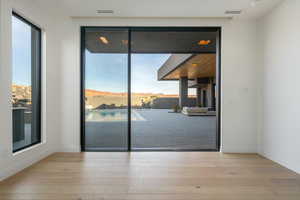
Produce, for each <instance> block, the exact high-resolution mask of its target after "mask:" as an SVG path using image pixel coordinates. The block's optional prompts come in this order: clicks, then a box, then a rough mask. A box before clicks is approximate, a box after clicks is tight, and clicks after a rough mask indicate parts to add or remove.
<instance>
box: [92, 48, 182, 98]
mask: <svg viewBox="0 0 300 200" xmlns="http://www.w3.org/2000/svg"><path fill="white" fill-rule="evenodd" d="M169 56H170V54H132V59H131V60H132V61H131V62H132V68H131V71H132V73H131V77H132V78H131V80H132V82H131V90H132V92H134V93H164V94H178V87H179V86H178V82H177V81H157V70H158V69H159V68H160V67H161V66H162V65H163V63H164V62H165V61H166V60H167V59H168V57H169ZM86 88H88V89H94V90H99V91H109V92H126V91H127V54H92V53H90V52H89V51H86Z"/></svg>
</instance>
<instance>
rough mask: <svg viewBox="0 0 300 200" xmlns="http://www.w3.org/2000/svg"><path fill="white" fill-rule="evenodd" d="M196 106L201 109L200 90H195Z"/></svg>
mask: <svg viewBox="0 0 300 200" xmlns="http://www.w3.org/2000/svg"><path fill="white" fill-rule="evenodd" d="M196 106H197V107H201V88H200V87H199V88H197V99H196Z"/></svg>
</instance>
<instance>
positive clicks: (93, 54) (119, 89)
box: [84, 28, 128, 151]
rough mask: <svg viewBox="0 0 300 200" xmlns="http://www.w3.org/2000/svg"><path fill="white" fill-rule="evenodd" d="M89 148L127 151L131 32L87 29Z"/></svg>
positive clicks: (86, 114) (86, 92)
mask: <svg viewBox="0 0 300 200" xmlns="http://www.w3.org/2000/svg"><path fill="white" fill-rule="evenodd" d="M84 40H85V49H84V51H85V59H84V60H85V77H84V84H85V89H84V90H85V150H86V151H102V150H127V148H128V145H127V144H128V142H127V135H128V110H127V109H128V106H127V104H128V95H127V90H128V87H127V81H128V78H127V77H128V73H127V71H128V52H127V50H128V32H127V31H126V30H125V31H124V30H105V29H99V28H87V29H85V37H84Z"/></svg>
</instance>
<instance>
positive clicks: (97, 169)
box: [0, 152, 300, 200]
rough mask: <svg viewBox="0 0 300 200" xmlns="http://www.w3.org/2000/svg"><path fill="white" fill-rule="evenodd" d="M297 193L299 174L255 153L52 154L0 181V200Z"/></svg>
mask: <svg viewBox="0 0 300 200" xmlns="http://www.w3.org/2000/svg"><path fill="white" fill-rule="evenodd" d="M299 197H300V175H299V174H297V173H295V172H292V171H290V170H288V169H286V168H284V167H282V166H280V165H278V164H276V163H274V162H272V161H270V160H267V159H265V158H263V157H261V156H259V155H256V154H222V153H216V152H131V153H126V152H122V153H117V152H114V153H112V152H103V153H55V154H53V155H51V156H49V157H47V158H45V159H44V160H42V161H40V162H38V163H36V164H34V165H33V166H31V167H29V168H27V169H25V170H23V171H22V172H20V173H18V174H16V175H15V176H12V177H10V178H8V179H7V180H4V181H2V182H0V199H1V200H21V199H22V200H27V199H28V200H29V199H30V200H35V199H36V200H37V199H38V200H43V199H45V200H52V199H53V200H54V199H56V200H57V199H63V200H68V199H72V200H96V199H97V200H98V199H105V200H119V199H120V200H121V199H122V200H124V199H125V200H126V199H128V200H129V199H130V200H131V199H132V200H149V199H151V200H171V199H172V200H199V199H200V200H201V199H203V200H206V199H207V200H208V199H210V200H211V199H225V200H227V199H228V200H235V199H236V200H243V199H245V200H248V199H249V200H250V199H251V200H256V199H264V200H268V199H270V200H271V199H272V200H279V199H287V200H288V199H291V200H296V199H297V200H299V199H300V198H299Z"/></svg>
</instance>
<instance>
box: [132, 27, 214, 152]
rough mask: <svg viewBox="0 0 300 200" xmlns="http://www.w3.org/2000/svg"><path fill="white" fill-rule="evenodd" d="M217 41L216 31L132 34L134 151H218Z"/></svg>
mask: <svg viewBox="0 0 300 200" xmlns="http://www.w3.org/2000/svg"><path fill="white" fill-rule="evenodd" d="M201 41H202V42H201ZM215 41H216V33H215V32H211V33H209V32H205V33H202V32H184V31H180V32H165V31H155V32H140V31H139V32H132V44H133V45H132V46H133V47H132V48H133V51H134V52H135V53H134V54H132V66H131V73H132V75H131V77H132V79H131V91H132V94H131V97H132V126H131V135H132V136H131V137H132V149H136V150H145V149H147V150H204V149H205V150H209V149H211V150H214V149H216V148H217V146H216V144H217V130H216V124H217V119H216V111H215V90H214V88H215V86H214V85H215V80H216V54H215V49H216V46H215ZM202 44H203V45H202ZM198 52H202V53H200V54H199V53H198Z"/></svg>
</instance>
